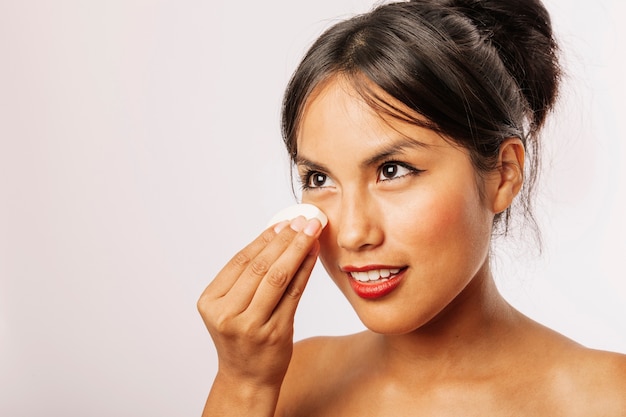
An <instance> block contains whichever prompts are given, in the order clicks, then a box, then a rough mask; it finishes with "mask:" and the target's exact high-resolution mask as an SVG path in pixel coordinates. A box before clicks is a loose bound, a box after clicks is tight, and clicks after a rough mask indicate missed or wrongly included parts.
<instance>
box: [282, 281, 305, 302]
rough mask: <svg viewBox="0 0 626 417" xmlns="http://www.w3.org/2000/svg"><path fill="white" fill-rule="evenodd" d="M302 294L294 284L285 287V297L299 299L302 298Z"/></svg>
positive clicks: (301, 290) (299, 288) (300, 289)
mask: <svg viewBox="0 0 626 417" xmlns="http://www.w3.org/2000/svg"><path fill="white" fill-rule="evenodd" d="M302 293H303V289H302V288H301V287H300V286H299V285H296V284H293V283H292V284H291V285H289V286H288V287H287V290H286V291H285V295H286V296H287V297H290V298H293V299H296V300H297V299H299V298H300V297H301V296H302Z"/></svg>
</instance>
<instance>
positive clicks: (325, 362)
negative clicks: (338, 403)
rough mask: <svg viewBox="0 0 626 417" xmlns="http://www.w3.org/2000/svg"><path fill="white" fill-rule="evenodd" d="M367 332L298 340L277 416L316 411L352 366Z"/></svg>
mask: <svg viewBox="0 0 626 417" xmlns="http://www.w3.org/2000/svg"><path fill="white" fill-rule="evenodd" d="M365 339H367V334H366V332H363V333H357V334H353V335H348V336H319V337H314V338H310V339H305V340H302V341H299V342H297V343H295V344H294V350H293V356H292V358H291V362H290V364H289V369H288V370H287V375H286V376H285V379H284V381H283V385H282V388H281V392H280V398H279V403H278V412H277V416H292V415H299V416H306V415H308V414H313V413H314V412H315V410H316V408H317V407H318V405H319V404H323V403H324V401H325V400H326V399H327V398H328V397H329V396H332V395H334V394H335V393H336V392H337V390H338V389H339V388H340V387H341V386H342V385H343V383H344V377H345V375H346V374H348V373H349V371H350V369H352V367H353V365H354V363H353V361H355V360H357V359H356V358H358V357H359V356H360V355H359V352H358V351H359V350H360V349H361V348H360V346H363V345H364V343H363V341H364V340H365Z"/></svg>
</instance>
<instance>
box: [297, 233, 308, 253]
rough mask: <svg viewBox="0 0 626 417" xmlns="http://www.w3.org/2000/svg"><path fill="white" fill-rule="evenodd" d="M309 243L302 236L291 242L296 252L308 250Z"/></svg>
mask: <svg viewBox="0 0 626 417" xmlns="http://www.w3.org/2000/svg"><path fill="white" fill-rule="evenodd" d="M310 244H311V243H310V241H309V239H307V238H306V237H305V236H304V235H300V236H298V237H297V238H296V239H295V240H294V241H293V246H294V248H296V249H297V250H298V251H304V250H308V249H309V246H310Z"/></svg>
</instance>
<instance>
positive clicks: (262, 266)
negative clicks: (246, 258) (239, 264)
mask: <svg viewBox="0 0 626 417" xmlns="http://www.w3.org/2000/svg"><path fill="white" fill-rule="evenodd" d="M269 269H270V265H269V263H268V262H267V261H266V260H265V259H255V260H253V261H252V262H251V263H250V271H251V272H252V273H253V274H255V275H258V276H264V275H265V274H266V273H267V271H269Z"/></svg>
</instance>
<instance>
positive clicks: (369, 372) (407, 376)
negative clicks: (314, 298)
mask: <svg viewBox="0 0 626 417" xmlns="http://www.w3.org/2000/svg"><path fill="white" fill-rule="evenodd" d="M557 52H558V48H557V45H556V43H555V40H554V39H553V35H552V29H551V24H550V18H549V15H548V13H547V11H546V10H545V8H544V7H543V5H542V4H541V3H540V1H539V0H516V1H511V0H419V1H411V2H400V3H391V4H386V5H381V6H379V7H377V8H375V9H374V10H373V11H371V12H370V13H367V14H364V15H360V16H356V17H354V18H352V19H350V20H347V21H344V22H341V23H338V24H336V25H335V26H333V27H331V28H330V29H329V30H328V31H327V32H325V33H324V34H323V35H322V36H321V37H320V38H319V39H318V40H317V42H316V43H315V44H314V45H313V46H312V47H311V49H310V50H309V52H308V53H307V54H306V56H305V57H304V59H303V61H302V62H301V64H300V66H299V67H298V69H297V70H296V72H295V74H294V76H293V78H292V80H291V82H290V84H289V86H288V88H287V91H286V94H285V100H284V108H283V134H284V139H285V144H286V146H287V149H288V151H289V153H290V155H291V158H292V161H293V163H294V164H295V167H296V168H297V171H298V173H299V176H300V178H301V182H302V188H303V195H302V200H303V201H304V202H308V203H312V204H314V205H316V206H318V207H319V208H320V209H321V210H322V211H324V212H325V213H326V215H327V216H328V219H329V223H328V226H327V227H326V228H324V229H323V230H322V226H321V224H320V222H319V221H318V220H316V219H312V220H305V219H304V218H303V217H299V218H296V219H294V220H292V221H290V222H281V223H279V224H276V225H274V226H273V227H270V228H269V229H268V230H266V231H265V232H264V233H263V234H262V235H261V236H259V237H258V238H257V239H256V240H255V241H253V242H252V243H251V244H250V245H249V246H247V247H246V248H245V249H243V250H242V251H241V252H239V253H238V254H237V255H236V256H235V257H234V258H233V259H232V260H231V261H230V262H229V263H228V264H227V265H226V266H225V267H224V269H223V270H222V271H221V272H220V273H219V274H218V276H217V277H215V279H214V280H213V281H212V282H211V284H210V285H209V286H208V287H207V289H206V291H205V292H204V293H203V295H202V296H201V298H200V300H199V302H198V307H199V310H200V312H201V314H202V317H203V319H204V321H205V323H206V325H207V328H208V330H209V332H210V333H211V336H212V338H213V340H214V343H215V345H216V348H217V352H218V359H219V369H218V373H217V375H216V378H215V381H214V384H213V387H212V389H211V392H210V394H209V398H208V400H207V403H206V407H205V413H204V414H205V415H206V416H422V415H423V416H459V415H463V416H468V415H471V416H474V415H475V416H585V417H589V416H626V356H623V355H620V354H616V353H609V352H600V351H593V350H590V349H586V348H584V347H583V346H580V345H578V344H577V343H575V342H573V341H571V340H569V339H567V338H565V337H564V336H562V335H559V334H557V333H555V332H553V331H551V330H549V329H547V328H545V327H543V326H541V325H539V324H538V323H535V322H533V321H532V320H530V319H528V318H527V317H525V316H524V315H523V314H521V313H520V312H518V311H516V310H515V309H514V308H512V307H511V306H510V305H509V304H508V303H507V302H506V301H505V300H504V299H503V298H502V296H501V295H500V294H499V293H498V290H497V288H496V286H495V284H494V280H493V276H492V274H491V271H490V265H489V253H490V246H491V238H492V236H493V235H494V234H495V233H501V232H504V233H506V231H507V229H508V224H509V218H510V216H512V215H522V216H526V217H527V218H528V219H531V220H532V214H531V212H530V193H531V191H532V185H533V179H534V176H535V174H536V168H537V156H538V155H537V149H538V139H539V132H540V129H541V127H542V126H543V124H544V121H545V118H546V116H547V114H548V113H549V111H550V109H551V107H552V106H553V104H554V102H555V100H556V96H557V90H558V81H559V76H560V67H559V63H558V59H557V58H558V54H557ZM512 208H516V209H519V210H517V211H519V212H520V213H513V211H515V210H513V211H512ZM318 255H319V258H320V260H321V262H322V263H323V265H324V267H325V269H326V271H327V272H328V274H329V275H330V277H331V278H332V279H333V280H334V282H335V283H336V285H337V286H338V287H339V289H340V290H341V291H342V292H343V294H344V295H345V296H346V298H347V299H348V300H349V302H350V303H351V305H352V306H353V308H354V309H355V311H356V312H357V314H358V316H359V317H360V319H361V320H362V321H363V323H364V324H365V326H366V327H367V329H368V330H367V331H365V332H362V333H359V334H355V335H349V336H344V337H320V338H313V339H309V340H304V341H302V342H299V343H296V344H295V345H294V344H293V318H294V313H295V310H296V306H297V304H298V300H299V299H300V295H301V294H302V291H303V290H304V288H305V285H306V282H307V279H308V277H309V274H310V273H311V270H312V268H313V265H314V263H315V261H316V259H317V257H318Z"/></svg>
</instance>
